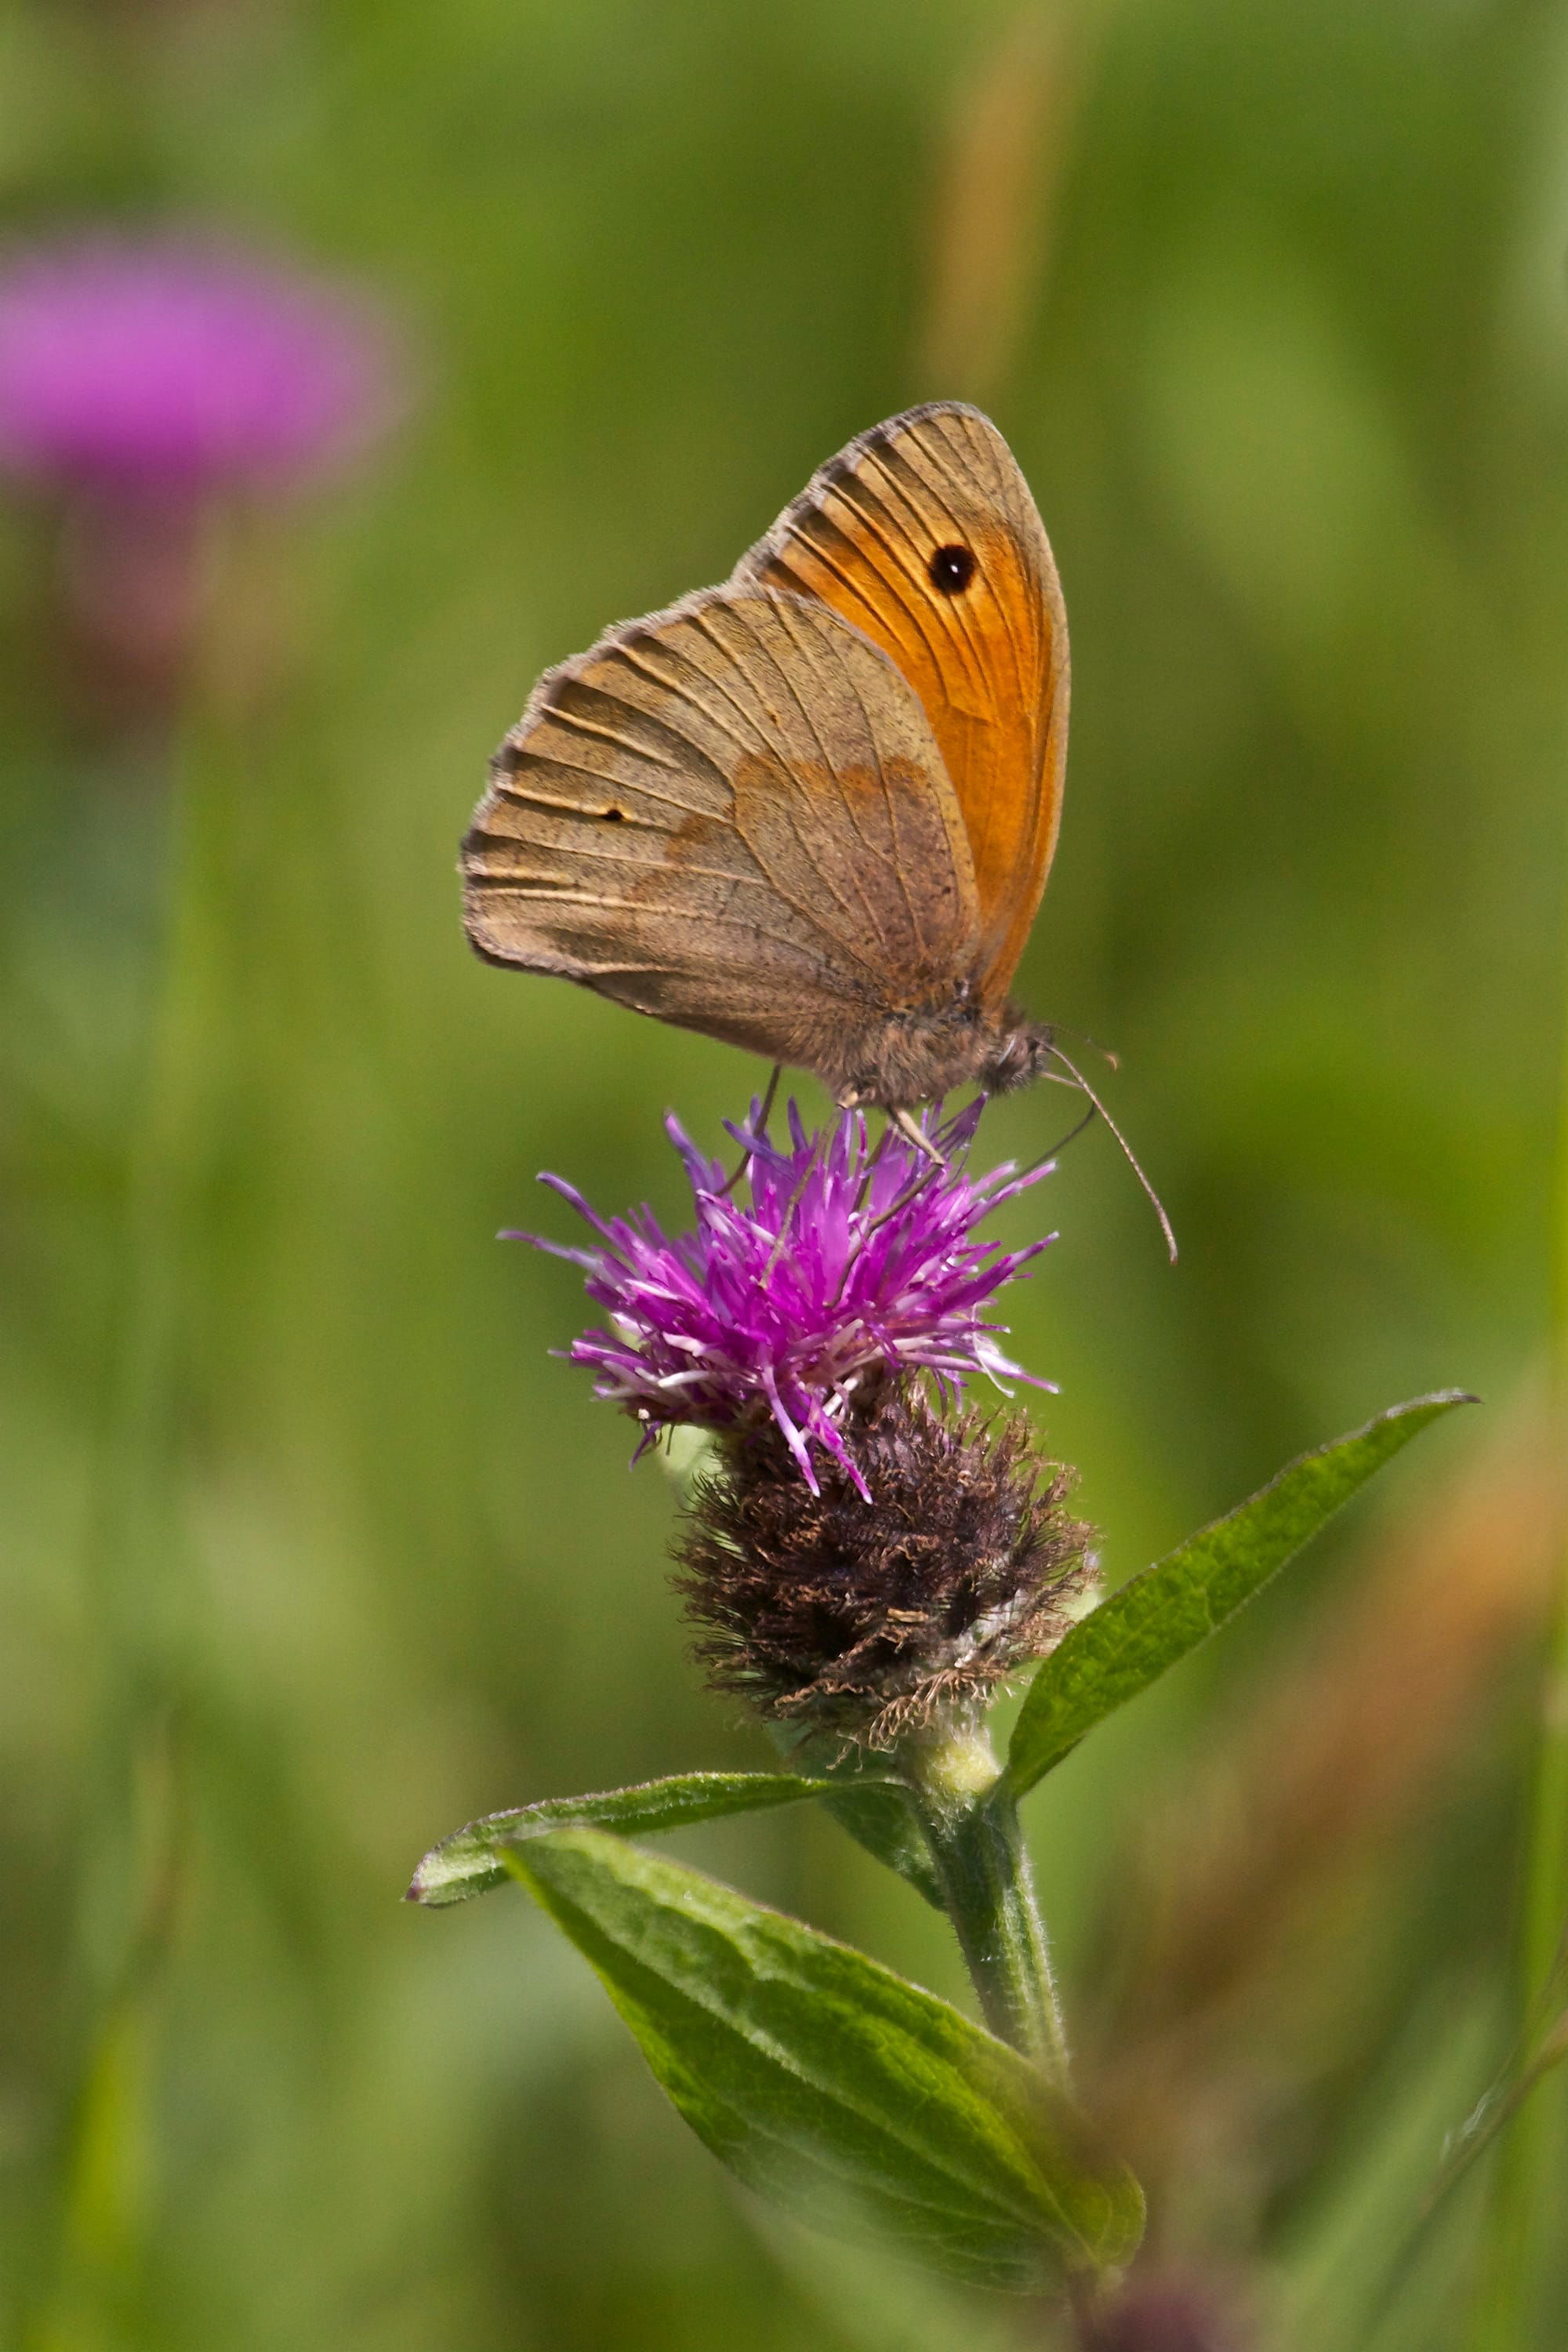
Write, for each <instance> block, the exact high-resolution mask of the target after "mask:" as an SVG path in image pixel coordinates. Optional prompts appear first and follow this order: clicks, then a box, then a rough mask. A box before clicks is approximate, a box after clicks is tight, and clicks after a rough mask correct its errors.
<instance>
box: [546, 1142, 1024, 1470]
mask: <svg viewBox="0 0 1568 2352" xmlns="http://www.w3.org/2000/svg"><path fill="white" fill-rule="evenodd" d="M981 1108H982V1105H981V1103H980V1102H978V1101H977V1102H975V1103H973V1104H972V1105H971V1106H970V1108H968V1109H966V1110H965V1111H963V1113H962V1114H961V1115H960V1116H959V1117H958V1118H955V1119H953V1120H952V1121H951V1122H950V1123H949V1125H947V1126H946V1127H945V1128H942V1129H939V1130H937V1132H936V1138H935V1139H936V1140H937V1142H938V1143H939V1145H940V1148H941V1150H942V1154H943V1163H942V1164H941V1165H939V1164H937V1163H936V1162H934V1161H932V1160H931V1159H930V1158H928V1157H927V1156H926V1155H925V1154H924V1153H922V1152H921V1151H919V1150H917V1149H916V1148H915V1146H914V1145H913V1144H912V1143H910V1142H909V1141H907V1140H906V1139H905V1138H903V1137H902V1136H900V1134H899V1133H898V1132H897V1130H896V1129H891V1128H889V1130H888V1132H887V1133H886V1134H885V1135H883V1136H882V1137H881V1138H880V1139H879V1141H878V1143H877V1144H876V1145H875V1147H873V1146H872V1145H871V1144H870V1142H869V1140H868V1134H867V1128H866V1121H865V1118H864V1117H863V1116H862V1115H861V1114H860V1113H859V1112H858V1111H846V1112H844V1113H843V1114H842V1115H841V1116H840V1117H839V1118H838V1119H837V1122H836V1123H835V1124H834V1125H833V1126H832V1127H831V1128H828V1129H825V1130H824V1131H823V1132H822V1133H821V1134H819V1135H808V1134H807V1133H806V1131H805V1126H804V1124H803V1122H802V1120H801V1118H800V1115H799V1113H798V1111H797V1110H796V1109H795V1105H794V1104H793V1103H792V1104H791V1106H790V1109H789V1130H790V1145H789V1148H788V1149H787V1150H785V1149H781V1148H780V1147H779V1146H778V1145H776V1144H774V1143H773V1142H772V1141H771V1140H770V1139H768V1138H767V1137H766V1136H765V1135H763V1134H760V1133H759V1132H758V1131H757V1125H756V1122H757V1121H758V1119H759V1118H760V1117H761V1106H760V1105H758V1104H755V1103H753V1105H752V1125H751V1126H749V1127H745V1128H735V1129H731V1133H732V1134H734V1136H735V1138H736V1140H737V1141H738V1142H739V1143H741V1144H742V1146H743V1148H744V1149H745V1150H748V1151H749V1152H750V1153H751V1155H752V1157H751V1161H750V1168H749V1186H748V1189H749V1191H750V1194H751V1202H750V1205H749V1206H747V1205H745V1204H744V1203H743V1202H742V1201H741V1200H740V1199H738V1198H736V1197H735V1195H734V1192H732V1191H731V1188H730V1187H729V1186H728V1185H727V1183H726V1181H725V1174H724V1170H723V1168H722V1167H721V1165H720V1163H719V1162H718V1161H716V1160H707V1159H704V1157H703V1156H702V1154H701V1153H700V1151H698V1150H697V1149H696V1147H695V1146H694V1145H693V1144H692V1143H691V1142H690V1141H689V1139H688V1138H687V1137H686V1135H685V1134H684V1133H683V1131H682V1129H680V1127H679V1124H678V1123H677V1121H676V1120H675V1119H674V1118H670V1119H668V1121H667V1122H666V1125H667V1129H668V1134H669V1138H670V1140H671V1142H672V1143H673V1144H674V1145H675V1148H676V1150H678V1151H679V1154H680V1157H681V1159H682V1160H683V1161H684V1162H685V1165H686V1172H687V1175H688V1177H689V1180H690V1183H691V1189H692V1192H693V1195H694V1197H695V1205H696V1211H697V1227H696V1231H695V1232H693V1233H688V1234H679V1235H677V1236H676V1237H674V1238H671V1237H670V1236H669V1235H668V1234H666V1233H665V1232H664V1230H663V1228H662V1227H661V1226H660V1224H659V1223H658V1220H657V1218H656V1217H655V1216H654V1215H653V1213H652V1212H651V1210H649V1209H647V1208H643V1209H641V1210H639V1211H637V1213H634V1214H633V1215H631V1216H629V1217H611V1218H608V1219H606V1218H602V1217H600V1216H598V1215H596V1214H595V1212H594V1211H593V1210H592V1209H591V1208H590V1207H589V1206H588V1203H587V1202H585V1201H584V1199H583V1197H582V1195H581V1193H579V1192H576V1191H574V1188H573V1187H572V1186H571V1185H570V1184H567V1183H565V1182H564V1181H563V1180H562V1179H561V1178H560V1177H558V1176H545V1177H543V1178H542V1180H541V1181H542V1182H544V1183H546V1184H549V1185H550V1186H551V1187H552V1189H553V1190H554V1191H555V1192H559V1193H560V1194H561V1196H562V1198H563V1200H566V1201H569V1202H571V1204H572V1206H573V1207H574V1209H576V1210H577V1211H578V1213H580V1214H581V1215H582V1216H583V1217H584V1218H585V1219H586V1220H587V1222H588V1223H589V1224H591V1225H592V1226H593V1227H594V1230H595V1233H597V1234H599V1236H600V1240H599V1242H598V1243H597V1244H594V1245H591V1246H589V1247H587V1248H584V1249H570V1248H565V1247H563V1246H562V1245H561V1244H557V1243H554V1242H550V1241H543V1240H541V1239H540V1238H539V1236H538V1235H536V1234H515V1235H509V1236H508V1238H509V1239H515V1240H520V1241H531V1242H533V1243H534V1244H535V1245H536V1246H537V1247H539V1248H541V1249H546V1250H549V1251H551V1252H552V1255H555V1256H557V1257H565V1258H570V1259H572V1260H573V1261H574V1263H575V1264H576V1265H581V1266H582V1267H583V1268H584V1271H585V1273H586V1275H587V1290H588V1296H589V1297H591V1298H593V1299H595V1300H596V1301H597V1303H598V1304H599V1305H600V1306H601V1307H604V1308H605V1311H606V1314H607V1317H608V1328H602V1329H598V1330H593V1331H589V1332H586V1333H584V1336H583V1337H582V1338H581V1339H577V1340H575V1341H574V1343H573V1345H572V1348H571V1349H570V1350H569V1353H570V1356H571V1360H572V1361H573V1362H574V1363H578V1364H588V1365H591V1366H593V1368H594V1369H595V1371H596V1372H597V1374H598V1380H597V1382H596V1384H595V1393H596V1394H597V1395H599V1396H602V1397H607V1398H609V1399H611V1400H613V1401H614V1402H616V1403H618V1404H622V1405H624V1406H625V1407H626V1410H627V1412H630V1413H631V1414H632V1415H633V1416H634V1418H635V1419H637V1421H639V1422H640V1423H642V1425H643V1430H644V1443H645V1444H650V1443H652V1441H653V1440H654V1438H655V1437H657V1435H658V1432H659V1431H660V1430H661V1429H664V1428H668V1427H669V1426H671V1425H672V1424H674V1423H681V1422H690V1423H697V1424H698V1425H699V1426H701V1427H704V1428H709V1429H732V1428H734V1427H736V1426H737V1425H738V1424H740V1423H742V1422H743V1421H744V1420H745V1419H746V1418H747V1417H748V1416H749V1415H751V1414H752V1413H755V1412H767V1413H771V1414H772V1416H773V1420H774V1421H775V1422H776V1423H777V1424H778V1427H779V1429H780V1431H781V1432H782V1433H783V1434H784V1438H785V1440H786V1441H787V1443H788V1444H789V1447H790V1450H791V1452H792V1453H793V1454H794V1456H795V1461H796V1462H797V1463H798V1465H799V1466H800V1470H801V1473H802V1475H803V1476H804V1477H805V1481H806V1484H807V1485H808V1486H810V1487H811V1488H812V1489H813V1491H814V1492H815V1491H816V1474H815V1472H814V1470H813V1467H812V1455H811V1449H812V1447H813V1446H814V1445H816V1446H820V1447H822V1448H824V1449H825V1450H826V1452H827V1453H828V1454H832V1455H833V1456H835V1458H836V1459H837V1461H838V1462H840V1463H841V1464H842V1465H844V1468H845V1470H846V1471H847V1474H848V1475H849V1476H850V1477H851V1478H852V1479H853V1480H854V1482H855V1484H856V1486H858V1488H859V1491H860V1492H861V1493H862V1494H865V1492H866V1489H865V1484H864V1481H863V1480H862V1478H861V1476H860V1474H859V1471H858V1468H857V1467H856V1465H855V1462H854V1460H853V1457H852V1454H851V1453H850V1452H849V1450H848V1449H847V1445H846V1443H845V1424H846V1423H847V1420H848V1418H849V1416H850V1413H851V1410H852V1407H853V1403H854V1401H855V1398H856V1396H857V1393H858V1392H863V1391H865V1390H866V1389H867V1387H868V1383H870V1382H872V1381H874V1380H875V1379H877V1378H878V1377H879V1376H880V1375H894V1376H896V1375H898V1374H900V1373H908V1372H926V1373H930V1374H931V1375H932V1377H933V1378H934V1379H935V1380H936V1381H938V1382H939V1383H941V1384H942V1386H943V1387H944V1388H947V1389H949V1390H955V1389H956V1388H957V1387H958V1386H960V1385H961V1383H962V1382H963V1381H964V1379H965V1378H966V1377H968V1376H969V1375H971V1374H973V1373H975V1372H983V1373H984V1374H986V1375H987V1376H988V1377H989V1378H990V1379H992V1380H994V1381H998V1382H1000V1381H1004V1380H1009V1379H1012V1380H1032V1375H1030V1374H1029V1373H1026V1372H1025V1371H1023V1370H1021V1368H1020V1367H1019V1366H1018V1365H1016V1364H1015V1363H1012V1362H1011V1361H1010V1360H1008V1358H1007V1357H1006V1356H1005V1354H1004V1353H1003V1351H1002V1349H1001V1348H1000V1346H999V1345H998V1333H999V1332H1000V1331H1001V1329H1002V1328H1003V1327H1002V1326H1000V1325H998V1324H995V1323H992V1322H988V1321H987V1320H986V1319H985V1316H984V1308H985V1307H986V1304H987V1302H988V1301H989V1300H990V1299H991V1298H992V1297H994V1294H995V1293H996V1292H997V1291H998V1290H1000V1289H1001V1287H1002V1286H1003V1284H1004V1283H1006V1282H1009V1281H1011V1280H1012V1279H1013V1277H1014V1276H1016V1275H1017V1274H1019V1273H1020V1272H1022V1270H1023V1268H1024V1267H1025V1266H1026V1265H1028V1264H1029V1263H1030V1261H1031V1260H1032V1259H1034V1258H1035V1257H1037V1256H1038V1255H1039V1253H1040V1252H1041V1251H1042V1250H1043V1249H1045V1248H1046V1247H1047V1244H1048V1242H1049V1241H1050V1240H1053V1239H1054V1238H1055V1236H1054V1235H1048V1236H1047V1239H1046V1240H1044V1241H1037V1242H1034V1243H1032V1244H1029V1245H1028V1246H1027V1247H1026V1248H1024V1249H1018V1250H1005V1249H1003V1248H1002V1247H1001V1246H1000V1245H999V1244H996V1243H994V1242H986V1241H980V1240H977V1239H976V1238H975V1236H974V1228H975V1226H976V1225H977V1224H978V1223H980V1221H981V1219H982V1218H983V1217H984V1216H986V1215H987V1214H988V1213H990V1211H991V1210H993V1209H994V1208H997V1207H999V1206H1000V1205H1001V1203H1002V1202H1004V1201H1010V1200H1013V1199H1015V1198H1016V1195H1017V1194H1018V1193H1020V1192H1024V1191H1025V1190H1026V1188H1027V1187H1028V1186H1029V1185H1031V1184H1034V1183H1036V1182H1037V1181H1038V1180H1039V1179H1040V1177H1042V1176H1044V1175H1046V1174H1047V1173H1048V1172H1049V1163H1045V1164H1042V1165H1040V1166H1038V1167H1036V1168H1031V1169H1029V1170H1026V1171H1024V1172H1023V1173H1021V1174H1020V1173H1019V1172H1017V1171H1016V1168H1015V1167H1014V1164H1013V1163H1012V1162H1011V1161H1008V1162H1006V1163H1005V1164H1004V1165H1003V1166H1001V1167H999V1168H995V1169H994V1170H993V1171H991V1173H990V1174H989V1175H986V1176H983V1177H980V1178H978V1179H976V1178H973V1177H971V1176H970V1175H969V1174H968V1172H967V1170H966V1164H965V1163H966V1160H967V1156H968V1150H969V1146H970V1144H971V1142H972V1140H973V1135H974V1129H975V1127H976V1124H977V1122H978V1120H979V1117H980V1111H981ZM1033 1384H1034V1385H1035V1386H1037V1387H1040V1388H1047V1387H1049V1386H1050V1383H1049V1382H1048V1381H1034V1382H1033ZM638 1450H639V1452H640V1451H641V1450H642V1449H641V1448H639V1449H638Z"/></svg>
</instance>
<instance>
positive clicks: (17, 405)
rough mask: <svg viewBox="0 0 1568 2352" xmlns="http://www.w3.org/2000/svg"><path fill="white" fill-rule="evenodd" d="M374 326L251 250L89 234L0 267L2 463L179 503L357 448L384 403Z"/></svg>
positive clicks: (337, 294) (379, 339) (325, 289)
mask: <svg viewBox="0 0 1568 2352" xmlns="http://www.w3.org/2000/svg"><path fill="white" fill-rule="evenodd" d="M392 383H393V371H392V368H391V365H390V355H389V352H388V348H387V339H386V334H385V331H384V325H383V323H382V322H381V321H380V320H378V319H377V318H376V317H375V316H374V313H373V312H372V311H371V310H369V309H368V308H367V306H366V305H365V303H364V302H363V300H362V299H360V298H359V297H358V296H357V295H353V294H351V293H348V292H345V291H343V290H342V289H339V288H337V287H335V286H332V285H330V284H327V283H324V282H322V281H321V280H320V279H317V278H312V277H310V276H308V275H305V274H303V273H301V272H300V271H297V270H291V269H287V268H282V267H280V266H278V265H274V264H271V263H268V262H266V261H262V260H259V259H258V258H257V257H255V256H253V255H251V254H248V253H247V252H245V251H244V250H242V249H240V248H238V247H230V246H226V245H221V244H216V243H212V242H201V241H197V240H195V239H193V238H181V237H173V236H163V237H151V238H145V239H132V238H129V237H123V236H109V235H98V236H83V237H75V238H71V239H66V240H59V241H57V242H54V243H50V244H41V245H37V246H34V247H24V248H19V249H16V250H14V251H13V252H12V254H11V255H10V257H9V258H8V259H7V260H5V261H0V464H4V465H5V467H8V468H9V469H10V470H11V471H13V472H15V473H18V474H26V475H32V476H37V477H39V478H44V479H47V480H52V481H58V482H65V483H68V484H71V485H77V486H85V487H95V488H100V489H102V490H118V491H122V492H123V491H147V492H153V493H158V494H163V495H165V496H167V495H178V496H184V497H186V498H189V497H192V496H195V495H197V494H200V493H205V492H210V491H212V490H214V489H217V488H237V487H247V486H256V487H260V486H276V485H277V484H279V483H280V482H286V481H292V480H299V479H301V478H305V477H307V476H309V475H312V474H316V473H319V472H321V470H323V469H324V468H326V467H331V465H333V464H335V463H336V462H338V461H339V460H340V459H342V458H343V457H347V456H348V455H350V454H351V453H352V452H353V450H354V449H355V448H357V447H358V446H359V445H360V444H361V443H362V442H363V440H364V439H365V438H366V436H368V435H369V434H370V433H372V432H373V431H374V429H375V428H376V427H377V426H378V425H380V424H382V423H383V422H384V419H385V417H386V415H387V412H388V408H389V404H390V399H391V391H392Z"/></svg>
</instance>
